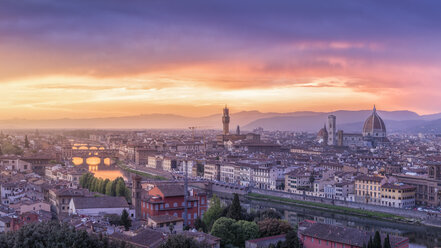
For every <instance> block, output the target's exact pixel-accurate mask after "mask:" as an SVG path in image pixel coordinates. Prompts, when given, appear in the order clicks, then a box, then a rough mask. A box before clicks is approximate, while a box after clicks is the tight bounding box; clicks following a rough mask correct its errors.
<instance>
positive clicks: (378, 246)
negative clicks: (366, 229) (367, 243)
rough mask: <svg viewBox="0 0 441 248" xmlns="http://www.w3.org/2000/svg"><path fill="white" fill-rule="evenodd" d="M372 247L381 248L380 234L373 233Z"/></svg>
mask: <svg viewBox="0 0 441 248" xmlns="http://www.w3.org/2000/svg"><path fill="white" fill-rule="evenodd" d="M372 247H373V248H381V247H382V245H381V237H380V233H379V232H378V231H376V232H375V235H374V241H373V242H372Z"/></svg>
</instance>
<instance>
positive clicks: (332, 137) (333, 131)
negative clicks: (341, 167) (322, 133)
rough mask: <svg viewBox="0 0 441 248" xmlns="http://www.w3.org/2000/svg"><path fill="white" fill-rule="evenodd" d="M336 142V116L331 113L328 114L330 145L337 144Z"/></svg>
mask: <svg viewBox="0 0 441 248" xmlns="http://www.w3.org/2000/svg"><path fill="white" fill-rule="evenodd" d="M336 144H337V140H336V117H335V115H330V116H328V145H330V146H335V145H336Z"/></svg>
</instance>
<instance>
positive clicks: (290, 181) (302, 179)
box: [285, 169, 312, 192]
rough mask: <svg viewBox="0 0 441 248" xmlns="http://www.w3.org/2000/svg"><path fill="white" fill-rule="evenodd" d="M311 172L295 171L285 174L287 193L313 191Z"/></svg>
mask: <svg viewBox="0 0 441 248" xmlns="http://www.w3.org/2000/svg"><path fill="white" fill-rule="evenodd" d="M310 177H311V172H309V171H305V170H302V169H299V170H294V171H291V172H289V173H286V174H285V191H287V192H295V191H297V190H306V189H311V188H312V185H311V181H310Z"/></svg>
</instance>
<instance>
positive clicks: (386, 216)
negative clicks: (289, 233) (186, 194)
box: [244, 193, 422, 224]
mask: <svg viewBox="0 0 441 248" xmlns="http://www.w3.org/2000/svg"><path fill="white" fill-rule="evenodd" d="M244 197H245V198H248V199H254V200H264V201H271V202H275V203H279V204H290V205H295V206H301V207H308V208H313V209H317V210H326V211H332V212H336V213H341V214H350V215H356V216H361V217H368V218H374V219H379V220H387V221H395V222H402V223H412V224H422V222H421V221H420V220H416V219H413V218H406V217H403V216H400V215H395V214H390V213H383V212H375V211H370V210H364V209H356V208H349V207H343V206H336V205H331V204H326V203H318V202H309V201H301V200H294V199H289V198H283V197H278V196H269V195H262V194H257V193H249V194H247V195H244Z"/></svg>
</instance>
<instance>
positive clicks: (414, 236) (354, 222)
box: [219, 195, 441, 248]
mask: <svg viewBox="0 0 441 248" xmlns="http://www.w3.org/2000/svg"><path fill="white" fill-rule="evenodd" d="M219 196H220V197H221V199H222V200H223V202H224V203H229V202H230V201H231V195H219ZM241 204H242V207H243V208H245V209H247V210H248V211H256V210H262V209H266V208H272V209H274V210H276V211H278V212H279V213H280V214H281V215H282V216H283V219H285V220H287V221H288V222H289V223H290V224H291V225H293V226H295V225H297V224H298V223H299V222H300V221H303V220H306V219H308V220H314V221H317V222H321V223H326V224H332V225H341V226H347V227H352V228H357V229H360V230H366V231H376V230H378V231H380V232H384V233H388V234H390V235H399V236H405V237H408V238H409V240H410V243H411V245H410V247H415V248H417V247H428V248H432V247H440V246H441V228H435V227H427V226H422V225H417V224H405V223H396V222H389V221H381V220H377V219H372V218H367V217H360V216H354V215H347V214H339V213H333V212H327V211H321V210H314V209H310V208H306V207H300V206H292V205H287V204H279V203H274V202H269V201H261V200H249V199H243V200H242V202H241Z"/></svg>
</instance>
